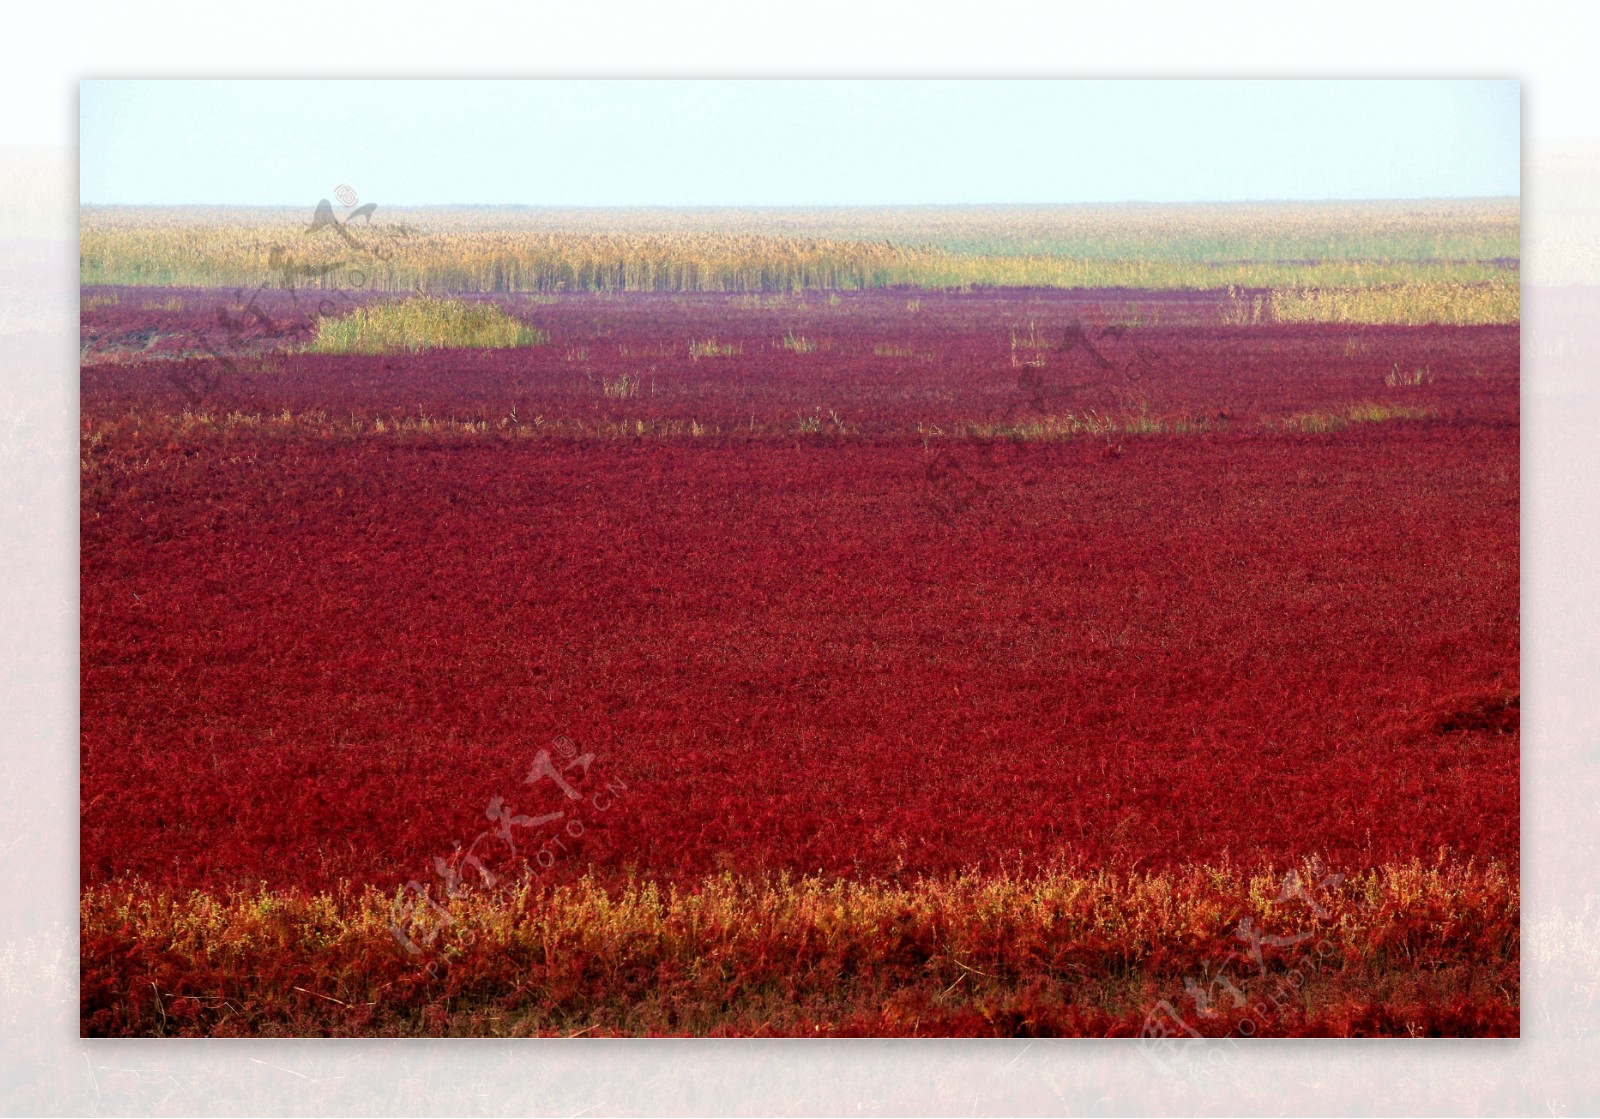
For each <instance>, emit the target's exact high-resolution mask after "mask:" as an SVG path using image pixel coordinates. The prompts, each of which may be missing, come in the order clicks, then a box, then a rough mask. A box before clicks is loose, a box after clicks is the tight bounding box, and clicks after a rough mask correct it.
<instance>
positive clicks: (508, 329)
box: [307, 295, 550, 354]
mask: <svg viewBox="0 0 1600 1119" xmlns="http://www.w3.org/2000/svg"><path fill="white" fill-rule="evenodd" d="M549 340H550V338H549V335H547V334H546V333H545V332H544V331H542V330H539V329H538V328H536V327H531V326H529V325H528V324H526V323H524V322H522V321H520V320H518V319H514V318H512V317H511V316H510V315H508V314H506V313H505V311H503V310H501V309H500V308H499V307H497V306H495V305H494V304H493V303H468V302H467V301H466V300H464V299H457V298H438V297H436V296H431V295H414V296H411V297H410V298H408V299H400V300H396V301H394V302H384V303H374V304H371V305H370V306H366V307H360V308H358V309H356V310H355V311H353V312H352V313H350V314H348V315H342V316H340V317H338V318H319V319H318V320H317V330H316V335H315V337H313V338H312V341H311V345H310V346H308V347H307V349H309V350H310V351H311V352H313V353H321V354H382V353H394V352H396V351H401V350H406V351H411V352H415V351H417V350H439V349H480V350H498V349H511V348H515V347H521V346H542V345H544V344H545V343H546V342H548V341H549Z"/></svg>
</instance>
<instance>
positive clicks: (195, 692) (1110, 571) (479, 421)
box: [81, 288, 1519, 1037]
mask: <svg viewBox="0 0 1600 1119" xmlns="http://www.w3.org/2000/svg"><path fill="white" fill-rule="evenodd" d="M304 298H305V297H304V294H303V293H301V295H300V296H299V298H298V299H297V298H296V297H295V296H293V295H292V294H291V293H282V292H271V293H267V297H266V298H264V299H262V300H258V301H257V302H256V304H254V310H252V311H251V312H250V314H248V315H246V314H244V313H243V309H242V308H241V307H240V306H239V304H238V302H237V297H236V295H235V293H232V292H223V291H208V290H200V289H180V290H167V291H163V292H161V293H160V295H159V296H158V297H157V296H152V295H151V294H150V293H149V292H148V291H141V290H140V289H115V288H96V289H85V304H84V305H85V311H84V317H83V338H84V366H83V372H82V459H83V489H82V528H81V532H82V536H81V539H82V812H83V815H82V848H81V859H82V881H83V889H84V910H83V974H84V993H83V1019H82V1026H83V1030H84V1032H85V1033H86V1034H149V1033H219V1034H226V1033H241V1034H272V1033H279V1034H281V1033H342V1034H352V1033H355V1034H361V1033H366V1034H372V1033H400V1034H418V1033H423V1034H437V1033H477V1034H483V1033H494V1034H498V1033H572V1032H579V1031H582V1032H586V1033H600V1034H605V1033H626V1034H639V1033H668V1034H677V1033H726V1034H745V1035H749V1034H813V1035H814V1034H848V1033H869V1034H917V1033H934V1034H941V1033H942V1034H950V1033H956V1034H972V1033H980V1034H994V1033H1037V1034H1122V1035H1130V1036H1137V1035H1140V1034H1141V1033H1143V1034H1145V1035H1146V1036H1147V1037H1149V1036H1151V1034H1152V1032H1153V1031H1154V1032H1156V1033H1157V1034H1159V1033H1160V1031H1162V1030H1165V1031H1166V1032H1167V1033H1168V1034H1171V1033H1172V1032H1173V1031H1174V1030H1177V1031H1179V1032H1182V1031H1191V1032H1194V1033H1199V1034H1229V1033H1231V1034H1234V1035H1236V1036H1248V1035H1250V1034H1253V1033H1259V1034H1278V1035H1281V1034H1325V1033H1332V1034H1351V1033H1358V1034H1359V1033H1365V1034H1408V1033H1467V1034H1515V1033H1516V1032H1517V1006H1518V1000H1517V992H1518V985H1517V984H1518V978H1517V919H1518V846H1517V845H1518V817H1517V811H1518V807H1517V806H1518V741H1519V738H1518V733H1517V730H1518V721H1517V714H1518V695H1519V683H1518V637H1519V628H1518V328H1517V327H1516V325H1514V324H1512V325H1474V326H1444V325H1430V326H1379V325H1367V326H1362V325H1348V324H1337V323H1281V322H1273V321H1266V322H1260V321H1256V322H1240V321H1239V318H1238V315H1237V306H1238V300H1237V298H1235V297H1233V296H1230V295H1229V293H1227V292H1220V293H1218V292H1203V291H1194V292H1154V291H1134V290H1117V291H1082V290H1080V291H1060V290H1042V289H1041V290H1029V289H981V288H980V289H975V290H972V291H966V292H957V291H949V292H940V291H927V290H920V291H919V290H909V289H908V290H880V291H871V292H841V293H836V294H833V295H829V294H827V293H825V292H810V293H802V294H793V295H776V296H775V295H731V294H687V293H675V294H639V293H636V294H615V293H604V294H570V295H560V296H541V297H537V298H533V297H527V296H517V295H502V296H496V297H474V298H477V299H479V300H481V301H484V302H493V303H495V304H496V305H497V306H499V307H501V308H502V309H504V310H505V311H506V312H508V313H509V314H510V315H511V316H513V317H514V318H516V319H518V320H520V321H522V322H525V323H527V324H531V326H533V327H536V328H537V329H538V330H539V331H542V332H544V335H545V336H546V337H545V340H544V343H543V344H541V345H533V346H528V347H525V348H518V349H490V350H471V349H433V350H423V351H421V352H418V353H414V354H412V353H404V354H394V353H379V354H360V353H316V352H309V351H306V350H305V349H303V348H302V347H303V344H304V343H305V341H306V340H307V339H306V337H305V334H304V332H303V331H300V330H298V329H297V328H296V327H295V326H294V325H293V324H294V323H295V322H296V321H304V313H303V312H304V308H302V307H300V306H299V300H301V299H304ZM356 302H363V301H362V300H357V301H356ZM219 308H220V309H221V317H220V318H219ZM219 321H221V322H225V323H226V324H228V327H227V329H226V331H225V332H224V333H222V334H219V333H218V332H217V329H216V326H215V324H216V323H217V322H219ZM197 339H202V340H205V339H209V341H205V343H204V344H203V345H202V344H197V342H196V340H197ZM1296 977H1297V978H1296Z"/></svg>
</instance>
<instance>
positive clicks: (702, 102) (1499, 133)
mask: <svg viewBox="0 0 1600 1119" xmlns="http://www.w3.org/2000/svg"><path fill="white" fill-rule="evenodd" d="M1519 101H1520V93H1519V86H1518V83H1517V82H1514V81H1437V80H1428V81H1238V82H1220V81H1086V82H1074V81H933V82H918V81H548V82H546V81H529V82H484V81H416V82H405V81H395V82H388V81H372V80H361V81H281V82H273V81H148V82H147V81H85V82H83V83H82V85H81V87H80V121H81V134H80V149H79V151H80V192H81V200H82V201H83V202H89V203H227V204H255V205H263V204H274V205H292V206H305V205H308V204H313V203H315V202H316V200H317V199H319V198H325V197H329V196H331V195H332V193H333V190H334V188H335V187H336V186H338V185H339V184H341V183H348V184H350V185H351V186H352V187H354V188H355V190H356V191H357V193H358V194H359V195H360V197H361V199H362V200H363V201H373V202H378V203H380V204H384V205H389V206H398V205H426V204H496V203H524V204H528V205H556V206H570V205H580V206H583V205H592V206H622V205H850V204H916V203H1027V202H1035V203H1048V202H1122V201H1156V202H1179V201H1229V200H1247V199H1322V198H1328V199H1344V198H1434V197H1475V196H1487V195H1516V194H1518V193H1519V175H1520V158H1519V156H1520V152H1519V149H1520V128H1519V112H1520V106H1519Z"/></svg>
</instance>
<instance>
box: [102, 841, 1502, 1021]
mask: <svg viewBox="0 0 1600 1119" xmlns="http://www.w3.org/2000/svg"><path fill="white" fill-rule="evenodd" d="M435 885H436V886H437V884H435ZM1519 910H1520V892H1519V888H1518V885H1517V878H1516V874H1515V872H1514V871H1512V870H1508V869H1506V868H1504V867H1501V866H1498V865H1489V866H1484V865H1479V864H1475V863H1472V862H1464V861H1458V860H1453V859H1449V858H1447V857H1445V856H1444V855H1442V854H1441V857H1440V859H1439V861H1438V862H1436V863H1435V864H1433V865H1425V864H1421V863H1410V864H1397V865H1392V866H1386V867H1380V868H1376V869H1373V870H1369V871H1366V872H1363V873H1360V874H1356V875H1353V876H1350V877H1340V876H1336V875H1333V874H1330V873H1328V871H1327V869H1326V868H1324V867H1322V866H1319V865H1317V864H1316V863H1315V862H1308V863H1305V864H1301V865H1299V866H1297V867H1295V868H1294V869H1293V870H1292V871H1290V872H1287V873H1275V872H1271V871H1262V872H1256V873H1244V872H1240V871H1238V870H1235V869H1232V868H1229V867H1226V866H1211V867H1192V868H1189V869H1186V870H1177V871H1171V872H1166V873H1156V874H1136V873H1116V872H1111V871H1104V870H1072V869H1062V870H1058V871H1053V872H1046V873H1041V874H1033V875H1017V874H1010V873H1004V872H1002V873H999V874H991V875H979V874H971V875H963V876H958V877H955V878H932V879H919V880H914V881H909V882H906V883H898V882H881V881H863V882H852V881H846V880H840V879H821V878H801V879H795V878H792V877H789V876H787V875H777V876H773V877H765V878H753V879H752V878H739V877H735V876H733V875H729V874H724V875H720V876H716V877H712V878H708V879H705V880H703V881H700V882H698V883H690V884H687V885H672V884H668V883H655V882H650V881H641V880H637V879H633V878H629V879H627V880H625V881H619V882H615V883H612V884H609V885H607V884H602V883H600V882H597V881H595V880H592V879H589V878H584V879H582V880H579V881H576V882H572V883H568V884H565V885H555V884H539V883H536V882H524V883H523V884H522V885H520V886H516V887H511V886H507V887H503V888H500V889H497V890H494V891H491V892H486V893H477V892H464V891H463V892H460V893H458V895H457V896H456V897H454V898H449V897H445V896H443V895H442V893H441V890H440V889H435V890H434V891H433V893H432V894H431V895H430V897H429V898H428V899H426V900H424V899H422V898H421V897H420V896H419V895H417V894H416V893H414V892H408V891H400V892H399V893H397V894H393V895H390V894H385V893H384V892H382V891H379V890H377V889H375V888H371V887H368V888H366V889H364V890H356V889H354V888H344V889H341V890H338V891H335V892H334V893H332V894H315V895H307V894H296V893H290V892H283V893H278V892H269V891H266V890H265V889H264V888H263V889H262V890H261V891H260V892H259V893H248V892H241V893H238V894H236V895H232V896H226V897H224V896H217V895H212V894H206V893H200V892H195V893H191V894H187V895H180V894H174V893H170V892H166V891H163V890H160V889H154V888H151V887H149V886H148V885H146V884H143V883H139V882H132V881H128V882H118V883H112V884H108V885H102V886H97V887H91V888H90V889H88V890H86V891H85V893H84V895H83V898H82V905H81V920H82V976H83V980H82V1016H83V1017H82V1028H83V1032H84V1034H85V1036H105V1035H163V1034H166V1035H171V1034H185V1035H242V1036H272V1035H280V1036H281V1035H291V1034H299V1035H306V1034H337V1035H364V1036H376V1035H411V1036H418V1035H428V1036H437V1035H478V1036H483V1035H529V1034H544V1035H549V1034H573V1033H584V1034H627V1035H650V1034H676V1035H683V1034H693V1035H707V1034H709V1035H718V1034H721V1035H733V1036H755V1035H769V1036H771V1035H787V1036H818V1035H851V1034H861V1035H896V1034H898V1035H915V1034H924V1035H990V1036H993V1035H1036V1036H1044V1035H1074V1036H1083V1035H1121V1036H1137V1035H1139V1034H1140V1033H1141V1032H1142V1031H1144V1030H1145V1029H1147V1028H1148V1021H1149V1016H1150V1015H1151V1014H1152V1013H1153V1012H1159V1013H1160V1014H1165V1015H1167V1016H1168V1017H1171V1016H1174V1015H1176V1016H1178V1017H1180V1018H1182V1020H1183V1021H1185V1022H1186V1023H1187V1024H1188V1028H1190V1029H1192V1030H1194V1031H1195V1032H1196V1033H1197V1034H1208V1035H1214V1036H1226V1035H1230V1034H1231V1035H1233V1036H1250V1035H1259V1036H1267V1035H1276V1036H1283V1035H1309V1034H1334V1035H1350V1034H1469V1035H1493V1034H1508V1033H1510V1034H1514V1033H1515V1032H1516V1030H1517V1023H1518V1010H1517V1006H1518V946H1519V918H1518V915H1519ZM1196 991H1199V992H1201V993H1202V995H1204V996H1207V997H1206V999H1205V1001H1201V1002H1197V1001H1196V998H1195V992H1196ZM1224 996H1226V997H1224ZM1247 1019H1248V1021H1247Z"/></svg>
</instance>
